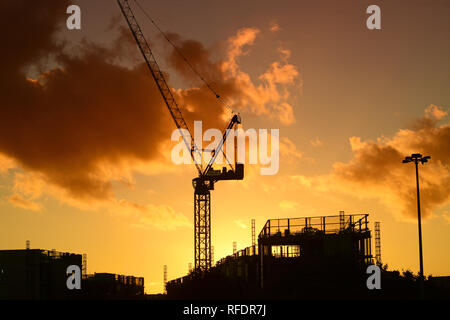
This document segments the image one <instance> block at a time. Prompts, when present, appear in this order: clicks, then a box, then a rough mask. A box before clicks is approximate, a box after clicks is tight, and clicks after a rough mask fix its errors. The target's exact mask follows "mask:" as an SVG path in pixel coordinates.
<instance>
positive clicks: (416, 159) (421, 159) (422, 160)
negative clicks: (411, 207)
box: [403, 153, 430, 299]
mask: <svg viewBox="0 0 450 320" xmlns="http://www.w3.org/2000/svg"><path fill="white" fill-rule="evenodd" d="M429 159H430V157H429V156H426V157H422V155H421V154H420V153H414V154H412V155H411V156H410V157H406V158H405V160H403V163H409V162H414V164H415V166H416V185H417V218H418V226H419V263H420V271H419V290H420V298H421V299H424V298H425V288H424V286H425V284H424V282H425V279H424V274H423V254H422V219H421V216H420V193H419V162H420V163H422V164H424V163H425V162H428V160H429Z"/></svg>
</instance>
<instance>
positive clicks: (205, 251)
mask: <svg viewBox="0 0 450 320" xmlns="http://www.w3.org/2000/svg"><path fill="white" fill-rule="evenodd" d="M194 247H195V269H196V270H199V271H205V270H208V269H209V268H210V267H211V194H210V192H209V190H204V189H202V188H196V189H195V192H194Z"/></svg>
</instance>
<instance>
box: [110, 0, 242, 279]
mask: <svg viewBox="0 0 450 320" xmlns="http://www.w3.org/2000/svg"><path fill="white" fill-rule="evenodd" d="M117 3H118V5H119V7H120V9H121V11H122V14H123V16H124V17H125V19H126V21H127V23H128V26H129V28H130V30H131V32H132V34H133V37H134V39H135V40H136V43H137V45H138V47H139V49H140V51H141V53H142V56H143V57H144V60H145V62H146V64H147V66H148V69H149V70H150V73H151V75H152V77H153V79H154V80H155V83H156V85H157V87H158V89H159V91H160V93H161V96H162V98H163V100H164V102H165V104H166V106H167V108H168V110H169V113H170V115H171V116H172V119H173V121H174V123H175V125H176V127H177V128H178V130H180V133H181V136H182V139H183V141H184V143H185V144H186V147H187V148H188V150H190V154H191V158H192V160H193V162H194V164H195V166H196V169H197V172H198V176H197V177H196V178H194V179H193V180H192V185H193V187H194V260H195V270H196V271H197V272H202V271H206V270H208V269H209V268H210V267H211V193H210V191H211V190H214V184H215V183H216V182H218V181H220V180H242V179H243V178H244V165H243V164H242V163H237V161H236V155H235V163H234V166H233V165H232V164H231V163H230V162H229V161H228V159H227V161H228V164H229V166H230V168H231V169H230V170H227V168H226V167H223V168H222V170H214V169H213V168H212V166H213V164H214V162H215V160H216V159H217V156H218V154H219V153H220V152H222V153H223V145H224V143H225V142H226V140H227V138H228V135H229V132H230V129H232V128H234V127H235V126H237V125H238V124H240V123H241V118H240V116H239V115H237V114H235V115H233V117H232V118H231V120H230V122H229V124H228V126H227V127H226V128H225V130H224V131H223V135H222V139H221V140H220V141H219V144H218V146H217V148H215V149H214V150H213V151H212V156H211V158H210V160H209V162H208V164H207V165H206V167H205V168H203V161H202V157H203V151H206V150H204V149H202V146H200V148H199V147H198V146H196V144H195V141H194V138H193V135H192V134H190V133H191V132H190V130H189V127H188V125H187V123H186V121H185V120H184V118H183V115H182V113H181V110H180V108H179V107H178V104H177V102H176V100H175V97H174V96H173V94H172V91H171V89H170V87H169V86H168V84H167V81H166V79H165V78H164V74H163V73H162V72H161V70H160V68H159V65H158V63H157V61H156V59H155V56H154V55H153V53H152V50H151V48H150V46H149V44H148V42H147V40H146V39H145V37H144V34H143V32H142V29H141V27H140V26H139V24H138V22H137V20H136V17H135V15H134V13H133V10H132V9H131V6H130V3H129V0H117ZM216 97H217V98H219V96H218V95H217V94H216ZM184 130H186V132H188V133H189V136H187V135H185V134H184V132H185V131H184ZM225 158H226V157H225ZM199 159H200V161H198V160H199Z"/></svg>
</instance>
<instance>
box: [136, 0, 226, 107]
mask: <svg viewBox="0 0 450 320" xmlns="http://www.w3.org/2000/svg"><path fill="white" fill-rule="evenodd" d="M134 2H136V4H137V6H138V7H139V9H140V10H141V11H142V12H143V13H144V15H145V16H146V17H147V19H148V20H149V21H150V22H151V23H152V24H153V25H154V26H155V28H156V29H158V31H159V32H160V33H161V35H162V36H163V37H164V38H165V39H166V40H167V42H169V43H170V45H171V46H172V47H173V48H174V49H175V51H176V52H177V53H178V55H179V56H180V57H181V58H182V59H183V60H184V62H185V63H186V64H187V65H188V66H189V68H190V69H191V70H192V71H193V72H194V73H195V74H196V75H197V76H198V77H199V78H200V80H201V81H202V82H203V83H204V84H205V85H206V87H207V88H208V89H209V90H210V91H211V92H212V93H213V94H214V96H215V97H216V98H217V99H218V100H219V101H220V102H222V103H223V105H224V106H225V107H227V108H230V107H229V106H228V105H227V103H226V102H225V101H224V100H223V98H222V97H221V96H220V95H219V93H218V92H217V91H216V90H214V88H213V87H212V86H211V85H210V84H209V83H208V81H206V80H205V78H204V77H203V76H202V75H201V74H200V73H199V72H198V71H197V70H196V69H195V68H194V66H193V65H192V64H191V63H190V62H189V60H188V59H187V58H186V57H185V56H184V55H183V53H182V52H181V51H180V49H179V48H178V47H177V46H176V45H175V44H174V43H173V42H172V41H171V40H170V39H169V37H168V36H167V35H166V34H165V33H164V31H162V30H161V28H160V27H159V26H158V25H157V24H156V22H155V21H154V20H153V19H152V18H151V17H150V15H149V14H148V13H147V12H146V11H145V9H144V8H143V7H142V6H141V4H140V3H139V1H138V0H134Z"/></svg>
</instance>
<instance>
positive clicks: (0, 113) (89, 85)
mask: <svg viewBox="0 0 450 320" xmlns="http://www.w3.org/2000/svg"><path fill="white" fill-rule="evenodd" d="M67 5H68V2H67V1H57V2H55V1H50V0H46V1H3V2H2V3H1V4H0V20H1V21H2V22H3V23H4V24H5V25H6V26H8V30H9V31H8V32H5V33H3V34H4V35H5V36H4V37H3V39H2V42H3V48H2V50H1V51H0V57H1V59H0V68H1V70H2V76H1V78H0V84H1V86H0V92H1V95H2V97H3V99H2V103H1V108H0V152H2V153H3V154H5V155H7V156H9V157H12V158H14V159H15V160H16V161H17V162H18V163H20V164H21V165H22V166H23V167H25V168H26V169H28V170H31V171H36V172H40V173H43V174H44V175H45V177H46V178H47V179H48V181H49V182H50V183H53V184H56V185H58V186H60V187H62V188H63V189H65V190H66V191H68V192H69V194H70V195H71V196H73V197H75V198H80V199H84V200H90V199H98V198H109V197H111V196H112V187H111V182H110V180H109V178H108V177H105V176H104V174H103V173H102V170H101V166H102V165H103V164H109V165H113V166H115V165H117V166H119V165H120V164H121V162H122V161H133V160H143V161H148V160H153V159H157V158H158V156H159V154H158V148H159V146H160V145H161V144H162V143H163V142H164V141H167V140H168V139H170V133H171V132H172V130H173V129H174V125H173V124H172V123H171V119H170V118H169V115H168V112H167V110H166V107H165V106H164V104H163V103H162V102H163V101H162V98H161V96H160V93H159V91H158V90H157V88H156V85H155V84H154V81H153V79H152V78H151V77H150V74H149V71H148V70H147V67H146V66H145V65H144V64H142V63H140V64H139V65H137V66H135V67H132V68H126V67H124V66H121V65H118V64H117V63H115V62H116V61H117V60H118V59H120V58H121V56H120V55H121V53H122V52H123V50H118V46H117V43H118V42H116V44H114V45H112V46H111V47H110V48H106V47H101V46H97V45H95V44H91V43H88V42H86V41H84V42H82V45H81V46H80V47H78V48H77V54H70V55H69V54H67V53H66V51H67V50H65V49H66V48H67V47H66V45H65V44H64V43H60V44H57V43H56V41H55V33H56V32H57V31H58V27H60V26H61V25H62V23H64V22H65V20H64V19H65V18H66V15H65V9H66V8H67ZM17 16H21V19H20V20H17ZM126 37H127V36H126V34H125V33H124V29H122V32H121V33H120V36H119V40H120V41H121V42H122V43H123V39H124V38H126ZM128 38H131V36H130V35H129V31H128ZM131 43H132V42H131V41H127V42H126V44H127V45H131ZM190 43H193V41H191V42H190ZM199 48H200V47H199V46H198V45H197V49H199ZM194 49H195V48H194ZM200 49H201V48H200ZM134 50H136V51H137V47H136V45H135V44H134ZM194 51H195V50H194ZM48 57H51V58H52V59H53V60H54V63H55V64H56V65H58V66H59V67H58V68H53V69H50V70H48V71H46V72H45V73H43V74H41V75H40V77H39V79H36V80H37V81H36V80H32V79H27V76H26V72H27V70H28V68H29V66H31V65H39V64H40V62H41V60H42V59H43V58H44V59H46V58H48ZM194 92H195V93H194ZM203 94H204V93H203V89H201V88H200V89H196V91H195V90H194V91H189V92H188V93H180V95H182V96H183V98H185V99H186V101H187V100H189V101H191V100H192V103H195V104H196V108H197V109H195V110H192V111H191V112H187V110H184V112H187V115H188V118H189V119H203V118H204V117H205V115H204V114H203V109H202V108H203V107H204V106H205V104H204V103H200V102H202V100H201V99H202V95H203ZM193 100H195V102H194V101H193ZM205 101H206V100H205ZM182 105H183V101H182ZM209 107H210V108H209V109H208V114H207V116H209V117H210V118H218V117H219V116H220V114H221V113H222V112H223V110H222V109H221V107H214V106H213V104H212V103H211V104H209Z"/></svg>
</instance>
